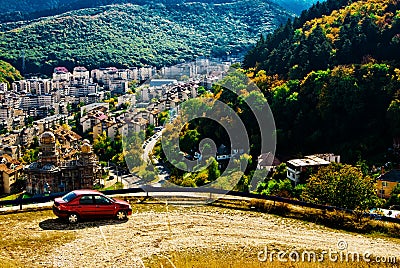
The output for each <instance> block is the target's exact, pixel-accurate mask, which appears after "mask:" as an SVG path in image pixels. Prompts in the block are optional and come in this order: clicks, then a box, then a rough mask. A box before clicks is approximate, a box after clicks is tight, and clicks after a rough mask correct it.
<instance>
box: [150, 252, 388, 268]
mask: <svg viewBox="0 0 400 268" xmlns="http://www.w3.org/2000/svg"><path fill="white" fill-rule="evenodd" d="M281 249H282V248H280V249H279V248H275V249H274V250H277V251H279V250H281ZM260 250H261V249H259V248H258V249H257V248H253V249H251V248H241V249H227V250H213V249H191V250H190V249H189V250H188V251H182V252H171V253H167V254H159V255H152V256H151V257H150V258H147V259H145V260H143V262H144V264H145V266H146V267H154V268H155V267H164V268H169V267H171V268H172V267H179V268H193V267H196V268H197V267H204V268H217V267H230V268H242V267H246V268H261V267H263V268H265V267H271V268H275V267H278V268H279V267H293V268H303V267H307V268H308V267H310V268H324V267H333V268H336V267H337V268H341V267H349V268H364V267H365V268H367V267H393V264H381V263H367V262H364V261H362V260H360V261H359V262H357V261H354V262H353V261H351V260H349V262H345V261H343V262H340V261H339V260H338V261H336V262H331V261H330V260H329V257H326V258H324V261H322V262H318V261H317V260H316V261H315V262H314V261H313V260H312V259H311V261H308V259H306V261H305V262H302V261H301V260H300V261H296V262H291V261H289V260H288V261H287V262H279V261H278V259H277V257H275V258H274V259H273V261H272V262H271V261H270V260H269V259H267V260H266V261H260V260H259V259H258V252H260ZM271 250H272V249H271ZM284 250H285V249H284ZM299 252H301V251H299ZM285 259H288V258H287V257H286V258H285Z"/></svg>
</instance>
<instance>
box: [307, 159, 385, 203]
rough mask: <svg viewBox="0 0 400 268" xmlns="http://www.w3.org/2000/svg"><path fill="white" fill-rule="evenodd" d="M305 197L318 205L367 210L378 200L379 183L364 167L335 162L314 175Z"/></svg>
mask: <svg viewBox="0 0 400 268" xmlns="http://www.w3.org/2000/svg"><path fill="white" fill-rule="evenodd" d="M302 196H303V198H304V199H305V200H307V201H309V202H312V203H317V204H327V205H332V206H336V207H341V208H347V209H353V210H366V209H369V208H372V207H374V206H375V205H376V204H377V202H378V197H377V195H376V193H375V185H374V182H373V180H372V178H370V177H369V176H364V174H363V173H362V171H361V170H360V168H357V167H353V166H351V165H343V164H338V163H332V164H330V165H329V166H327V167H322V168H320V169H319V170H318V172H317V173H316V174H314V175H312V176H311V178H310V179H309V182H308V183H307V186H306V187H305V189H304V191H303V195H302Z"/></svg>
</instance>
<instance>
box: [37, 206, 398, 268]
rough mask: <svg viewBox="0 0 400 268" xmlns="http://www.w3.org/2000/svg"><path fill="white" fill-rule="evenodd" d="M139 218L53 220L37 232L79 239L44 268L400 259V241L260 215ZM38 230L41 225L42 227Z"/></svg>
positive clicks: (194, 211) (205, 212)
mask: <svg viewBox="0 0 400 268" xmlns="http://www.w3.org/2000/svg"><path fill="white" fill-rule="evenodd" d="M161 208H162V209H164V208H165V209H164V211H162V210H161V211H156V210H154V211H152V210H150V211H142V212H136V213H135V212H134V214H133V215H132V216H131V217H130V219H129V220H128V221H126V222H123V223H120V222H116V221H112V220H110V221H100V222H85V223H79V224H78V225H77V226H69V225H68V224H65V223H61V222H59V221H58V220H56V219H47V220H45V221H42V222H40V223H39V225H36V226H35V223H32V228H41V229H42V230H45V231H46V230H63V231H67V232H74V233H75V234H76V239H75V240H73V241H72V242H69V243H66V244H64V245H61V246H58V247H56V248H54V250H52V251H51V252H48V253H46V254H40V255H39V254H36V253H33V254H35V255H36V256H37V258H36V259H35V263H34V264H35V265H39V266H44V267H143V265H142V264H141V261H142V260H144V259H145V258H148V257H150V256H152V255H159V256H162V255H163V254H165V253H168V252H183V251H186V252H188V251H189V252H196V251H198V250H201V249H215V250H221V251H222V252H223V251H224V250H226V251H229V250H230V249H232V248H235V249H239V250H240V249H243V251H244V252H245V251H247V252H248V251H251V250H253V251H254V250H262V249H263V248H264V247H265V246H268V248H271V249H273V248H279V249H297V250H305V249H313V250H318V249H319V250H329V249H331V250H337V247H338V242H341V243H343V242H345V243H346V245H347V246H348V248H347V250H348V251H351V252H359V253H360V254H362V253H364V252H367V251H368V252H370V253H371V254H373V255H375V256H387V255H388V254H390V256H397V257H400V243H398V241H397V240H395V239H390V240H388V239H382V238H372V237H366V236H362V235H357V234H352V233H346V232H340V231H336V230H332V229H329V228H325V227H322V226H319V225H315V224H313V223H306V222H302V221H298V220H294V219H286V218H282V217H278V216H274V215H268V214H263V213H258V212H245V211H240V210H229V209H221V208H213V207H192V208H184V207H178V208H170V209H169V211H167V209H166V207H165V206H164V207H161ZM36 224H37V223H36Z"/></svg>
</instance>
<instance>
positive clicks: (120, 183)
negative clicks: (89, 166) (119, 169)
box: [98, 182, 124, 191]
mask: <svg viewBox="0 0 400 268" xmlns="http://www.w3.org/2000/svg"><path fill="white" fill-rule="evenodd" d="M120 189H124V185H123V184H122V182H117V183H115V184H114V185H111V186H109V187H107V188H102V189H98V190H99V191H109V190H120Z"/></svg>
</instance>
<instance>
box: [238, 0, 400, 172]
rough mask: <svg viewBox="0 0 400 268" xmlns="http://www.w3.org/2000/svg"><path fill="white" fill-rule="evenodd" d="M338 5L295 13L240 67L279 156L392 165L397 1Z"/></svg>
mask: <svg viewBox="0 0 400 268" xmlns="http://www.w3.org/2000/svg"><path fill="white" fill-rule="evenodd" d="M346 2H347V1H346V0H342V1H334V0H329V1H327V2H326V3H325V4H317V5H315V6H313V7H312V8H311V9H310V10H307V11H305V12H303V13H302V16H301V17H300V18H297V19H295V20H294V21H293V22H290V23H287V24H286V25H284V26H282V27H280V28H279V29H277V30H276V31H275V32H274V33H273V34H271V35H268V36H266V37H263V38H261V39H260V40H259V42H258V43H257V45H256V46H255V47H254V48H253V49H252V50H250V51H249V53H248V54H247V55H246V57H245V61H244V65H245V67H246V68H248V74H249V75H250V76H251V77H253V79H254V81H255V82H256V83H257V84H258V85H259V87H260V88H261V89H262V91H263V92H264V94H265V96H266V97H267V98H268V101H269V103H270V105H271V109H272V111H273V113H274V116H275V122H276V126H277V135H278V138H277V140H278V145H277V148H278V149H277V150H278V153H279V154H282V155H285V156H288V155H302V154H303V155H306V154H311V153H323V152H334V153H337V154H341V155H342V160H343V161H348V162H352V163H356V162H357V161H359V160H360V159H367V160H368V161H370V163H373V164H374V165H376V164H377V165H381V164H384V163H387V162H390V163H394V164H396V163H399V160H398V156H397V154H398V152H393V151H392V150H389V151H388V149H387V148H390V147H392V145H393V138H396V139H397V137H400V123H399V122H400V120H399V118H400V92H399V88H400V69H399V67H400V51H399V49H398V48H399V44H400V43H399V42H400V35H399V34H400V10H399V9H400V3H399V2H398V1H395V0H361V1H356V2H351V1H350V2H351V3H349V4H346ZM342 5H343V6H342ZM338 6H339V7H338ZM316 14H319V16H317V17H315V15H316ZM307 18H309V19H307Z"/></svg>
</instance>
